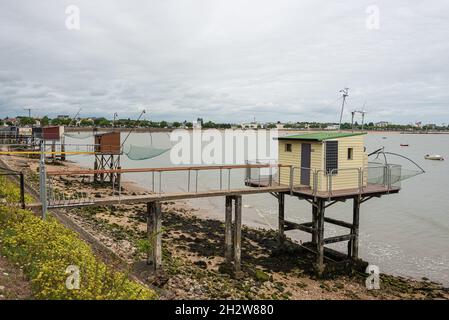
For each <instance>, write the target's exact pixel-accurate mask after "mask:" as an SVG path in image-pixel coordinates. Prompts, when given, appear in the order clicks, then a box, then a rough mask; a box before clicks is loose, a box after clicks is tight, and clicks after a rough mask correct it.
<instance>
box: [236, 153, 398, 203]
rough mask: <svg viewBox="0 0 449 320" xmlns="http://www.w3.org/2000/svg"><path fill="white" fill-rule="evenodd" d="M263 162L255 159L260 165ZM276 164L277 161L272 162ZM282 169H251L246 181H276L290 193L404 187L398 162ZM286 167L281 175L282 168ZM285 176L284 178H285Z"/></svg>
mask: <svg viewBox="0 0 449 320" xmlns="http://www.w3.org/2000/svg"><path fill="white" fill-rule="evenodd" d="M262 162H264V161H263V160H262V161H259V160H257V161H253V162H251V163H254V164H257V163H262ZM270 165H271V166H273V167H276V164H275V162H274V161H272V162H271V163H270ZM277 169H278V170H276V171H273V172H268V174H266V175H261V174H260V173H259V172H257V171H254V170H251V169H247V174H246V179H245V182H246V184H247V185H252V186H258V185H272V183H273V181H274V182H276V183H278V184H284V185H287V184H288V186H289V188H290V192H291V193H292V194H293V193H294V192H295V191H299V190H302V191H304V190H308V191H309V192H310V193H311V194H312V195H317V194H318V193H319V194H320V195H323V194H324V195H325V194H327V195H329V196H332V195H334V194H335V193H336V192H337V191H340V190H342V189H345V187H346V186H347V189H352V190H353V191H354V189H355V192H356V193H359V194H361V193H363V192H364V191H365V189H366V188H367V187H371V188H372V186H378V187H382V188H383V189H384V190H386V191H390V190H392V189H398V188H400V186H401V184H400V181H401V166H400V165H396V164H378V163H370V164H369V165H368V166H366V167H364V168H356V167H354V168H338V169H334V170H331V171H330V172H328V171H326V170H322V169H320V170H317V169H311V168H306V167H300V166H287V165H284V166H283V167H282V168H281V167H279V168H277ZM281 169H282V170H283V171H282V174H280V172H279V170H281ZM281 176H282V179H281Z"/></svg>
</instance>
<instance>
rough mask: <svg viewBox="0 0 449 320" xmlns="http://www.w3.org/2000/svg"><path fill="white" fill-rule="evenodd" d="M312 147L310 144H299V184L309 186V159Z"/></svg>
mask: <svg viewBox="0 0 449 320" xmlns="http://www.w3.org/2000/svg"><path fill="white" fill-rule="evenodd" d="M311 150H312V145H311V144H310V143H301V182H300V183H301V184H302V185H304V186H308V185H310V157H311Z"/></svg>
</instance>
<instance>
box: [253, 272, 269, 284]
mask: <svg viewBox="0 0 449 320" xmlns="http://www.w3.org/2000/svg"><path fill="white" fill-rule="evenodd" d="M254 278H255V279H256V280H257V281H260V282H266V281H269V280H270V275H269V274H267V273H266V272H263V271H262V270H259V269H256V270H255V272H254Z"/></svg>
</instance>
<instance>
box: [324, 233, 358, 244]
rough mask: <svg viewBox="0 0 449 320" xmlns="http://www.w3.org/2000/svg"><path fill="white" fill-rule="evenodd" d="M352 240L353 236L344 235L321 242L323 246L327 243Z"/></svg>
mask: <svg viewBox="0 0 449 320" xmlns="http://www.w3.org/2000/svg"><path fill="white" fill-rule="evenodd" d="M353 238H354V235H353V234H345V235H342V236H335V237H329V238H326V239H323V242H324V244H328V243H335V242H342V241H348V240H351V239H353Z"/></svg>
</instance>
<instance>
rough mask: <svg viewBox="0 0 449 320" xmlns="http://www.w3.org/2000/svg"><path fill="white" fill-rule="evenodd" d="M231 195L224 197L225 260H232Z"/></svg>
mask: <svg viewBox="0 0 449 320" xmlns="http://www.w3.org/2000/svg"><path fill="white" fill-rule="evenodd" d="M233 198H234V197H233V196H226V198H225V260H226V263H229V264H230V263H231V262H232V199H233Z"/></svg>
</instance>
